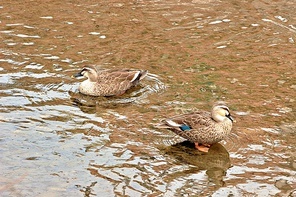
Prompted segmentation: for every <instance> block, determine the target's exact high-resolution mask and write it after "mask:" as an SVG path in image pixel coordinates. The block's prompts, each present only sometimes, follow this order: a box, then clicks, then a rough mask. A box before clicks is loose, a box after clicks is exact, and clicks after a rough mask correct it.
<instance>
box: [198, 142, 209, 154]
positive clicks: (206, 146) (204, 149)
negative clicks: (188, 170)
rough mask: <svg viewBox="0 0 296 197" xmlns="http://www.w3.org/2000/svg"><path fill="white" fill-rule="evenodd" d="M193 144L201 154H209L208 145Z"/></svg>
mask: <svg viewBox="0 0 296 197" xmlns="http://www.w3.org/2000/svg"><path fill="white" fill-rule="evenodd" d="M194 144H195V148H196V149H197V150H199V151H201V152H205V153H207V152H209V149H210V146H211V145H209V144H199V143H194Z"/></svg>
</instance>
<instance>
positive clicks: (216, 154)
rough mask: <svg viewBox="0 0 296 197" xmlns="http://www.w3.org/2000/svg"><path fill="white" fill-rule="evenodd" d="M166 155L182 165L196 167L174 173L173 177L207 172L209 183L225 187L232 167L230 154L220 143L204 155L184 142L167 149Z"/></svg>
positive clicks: (191, 144)
mask: <svg viewBox="0 0 296 197" xmlns="http://www.w3.org/2000/svg"><path fill="white" fill-rule="evenodd" d="M164 153H165V154H167V155H170V156H172V157H175V158H176V159H177V160H178V161H180V163H187V164H190V165H193V166H194V167H193V168H191V169H189V170H186V171H182V172H176V173H174V175H172V176H173V177H176V176H177V177H179V176H184V173H185V174H188V173H196V172H198V171H200V170H206V174H207V176H208V179H209V181H210V182H212V183H214V184H215V185H216V186H219V187H221V186H223V185H224V181H223V177H224V176H225V175H226V171H227V169H228V168H230V167H231V162H230V158H229V153H228V152H227V150H226V149H225V148H224V146H222V145H221V144H219V143H215V144H213V145H212V146H211V147H210V149H209V151H208V153H203V152H200V151H198V150H196V149H195V144H194V143H192V142H190V141H184V142H181V143H177V144H175V145H172V146H167V147H165V149H164ZM179 173H181V174H179Z"/></svg>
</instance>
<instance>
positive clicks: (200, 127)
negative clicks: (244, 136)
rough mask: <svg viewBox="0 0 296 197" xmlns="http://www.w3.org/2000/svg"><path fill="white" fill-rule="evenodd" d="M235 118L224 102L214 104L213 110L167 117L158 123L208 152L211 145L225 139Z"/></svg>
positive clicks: (198, 148)
mask: <svg viewBox="0 0 296 197" xmlns="http://www.w3.org/2000/svg"><path fill="white" fill-rule="evenodd" d="M233 121H234V119H233V117H232V116H231V115H230V112H229V108H228V107H227V106H226V104H225V103H224V102H217V103H215V104H214V105H213V107H212V110H211V112H208V111H197V112H192V113H187V114H181V115H177V116H173V117H171V118H166V119H164V120H162V121H161V123H160V124H159V125H158V127H159V128H166V129H168V130H171V131H173V132H174V133H175V134H177V135H179V136H181V137H183V138H185V139H187V140H189V141H190V142H193V143H194V144H195V148H196V149H197V150H199V151H202V152H208V150H209V148H210V147H211V145H213V144H215V143H217V142H220V141H222V140H224V139H225V138H226V137H227V136H228V135H229V134H230V133H231V129H232V123H233Z"/></svg>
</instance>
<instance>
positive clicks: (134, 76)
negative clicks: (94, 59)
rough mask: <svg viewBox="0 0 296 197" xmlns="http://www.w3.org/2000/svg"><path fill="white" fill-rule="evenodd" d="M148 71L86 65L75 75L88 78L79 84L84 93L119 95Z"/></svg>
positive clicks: (135, 83) (80, 90)
mask: <svg viewBox="0 0 296 197" xmlns="http://www.w3.org/2000/svg"><path fill="white" fill-rule="evenodd" d="M147 73H148V71H147V70H133V69H101V68H99V67H96V66H85V67H84V68H83V69H82V70H81V71H80V72H79V73H77V74H76V75H74V77H76V78H81V77H86V78H87V79H86V80H85V81H83V82H81V84H80V85H79V92H81V93H82V94H85V95H90V96H118V95H122V94H123V93H125V92H126V91H127V90H128V89H130V88H131V87H134V86H135V85H137V84H138V83H139V81H141V80H142V79H143V78H144V77H145V76H146V75H147Z"/></svg>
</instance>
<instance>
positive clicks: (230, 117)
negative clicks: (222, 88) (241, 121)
mask: <svg viewBox="0 0 296 197" xmlns="http://www.w3.org/2000/svg"><path fill="white" fill-rule="evenodd" d="M227 118H229V120H231V122H235V120H234V119H233V117H232V116H231V115H230V114H229V115H228V116H227Z"/></svg>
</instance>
